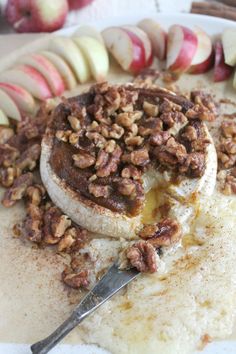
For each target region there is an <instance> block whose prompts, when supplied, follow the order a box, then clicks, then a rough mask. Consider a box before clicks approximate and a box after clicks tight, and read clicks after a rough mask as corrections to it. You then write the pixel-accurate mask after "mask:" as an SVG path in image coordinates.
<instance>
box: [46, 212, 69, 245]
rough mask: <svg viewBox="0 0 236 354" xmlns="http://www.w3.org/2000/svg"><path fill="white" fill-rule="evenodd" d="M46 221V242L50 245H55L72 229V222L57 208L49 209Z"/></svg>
mask: <svg viewBox="0 0 236 354" xmlns="http://www.w3.org/2000/svg"><path fill="white" fill-rule="evenodd" d="M43 220H44V227H43V231H44V241H45V243H48V244H55V243H58V242H59V241H60V238H61V237H62V236H63V234H64V233H65V231H66V229H67V228H68V227H70V225H71V220H70V219H68V217H67V216H66V215H62V213H61V212H60V210H59V209H58V208H56V207H49V209H47V210H46V212H45V213H44V216H43Z"/></svg>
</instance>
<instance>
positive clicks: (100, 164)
mask: <svg viewBox="0 0 236 354" xmlns="http://www.w3.org/2000/svg"><path fill="white" fill-rule="evenodd" d="M121 154H122V150H121V148H120V147H119V145H117V146H116V148H115V150H114V151H113V152H112V153H111V154H108V153H107V152H105V151H104V150H100V152H99V153H98V157H97V161H96V165H95V168H96V170H97V172H96V175H97V176H98V177H108V176H110V174H111V173H114V172H116V170H117V168H118V164H119V161H120V157H121Z"/></svg>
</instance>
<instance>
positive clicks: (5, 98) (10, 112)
mask: <svg viewBox="0 0 236 354" xmlns="http://www.w3.org/2000/svg"><path fill="white" fill-rule="evenodd" d="M0 109H1V110H2V111H3V113H5V115H6V116H7V117H9V118H12V119H15V120H21V114H20V111H19V108H18V107H17V105H16V104H15V102H14V101H13V99H12V98H11V97H10V96H9V95H8V94H7V93H6V92H4V91H3V90H1V89H0Z"/></svg>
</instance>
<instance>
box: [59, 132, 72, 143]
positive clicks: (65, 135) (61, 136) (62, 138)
mask: <svg viewBox="0 0 236 354" xmlns="http://www.w3.org/2000/svg"><path fill="white" fill-rule="evenodd" d="M71 134H72V130H58V131H57V132H56V138H57V139H58V140H60V141H63V142H65V143H67V142H68V141H69V137H70V135H71Z"/></svg>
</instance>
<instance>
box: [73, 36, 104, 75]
mask: <svg viewBox="0 0 236 354" xmlns="http://www.w3.org/2000/svg"><path fill="white" fill-rule="evenodd" d="M73 39H74V41H75V43H76V44H77V45H78V47H79V49H80V50H81V52H82V53H83V55H84V56H85V58H86V59H87V61H88V63H89V67H90V70H91V73H92V75H93V78H94V79H95V80H96V81H104V80H105V79H106V76H107V73H108V70H109V58H108V53H107V50H106V48H105V46H104V45H103V44H101V43H100V42H99V41H98V40H97V39H94V38H92V37H87V36H81V37H75V38H73Z"/></svg>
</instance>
